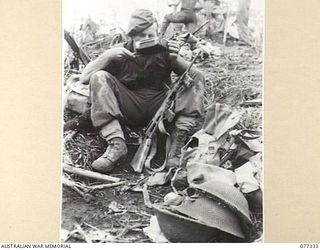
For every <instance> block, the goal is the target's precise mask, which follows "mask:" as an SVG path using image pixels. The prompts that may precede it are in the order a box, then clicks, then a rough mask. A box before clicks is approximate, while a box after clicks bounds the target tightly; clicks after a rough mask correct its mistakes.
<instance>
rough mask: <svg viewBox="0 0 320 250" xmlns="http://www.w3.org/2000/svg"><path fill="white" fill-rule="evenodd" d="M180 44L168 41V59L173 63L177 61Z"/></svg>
mask: <svg viewBox="0 0 320 250" xmlns="http://www.w3.org/2000/svg"><path fill="white" fill-rule="evenodd" d="M180 43H181V42H179V41H172V40H170V41H168V49H169V55H170V59H171V60H173V61H175V60H177V58H178V56H179V51H180V47H181V46H180Z"/></svg>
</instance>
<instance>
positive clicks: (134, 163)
mask: <svg viewBox="0 0 320 250" xmlns="http://www.w3.org/2000/svg"><path fill="white" fill-rule="evenodd" d="M151 142H152V140H151V138H147V139H145V140H144V141H143V142H142V143H141V144H140V146H139V148H138V150H137V152H136V153H135V155H134V157H133V158H132V160H131V162H130V166H131V167H132V168H133V170H134V171H135V172H137V173H141V172H142V170H143V167H144V163H145V161H146V159H147V156H148V153H149V150H150V147H151Z"/></svg>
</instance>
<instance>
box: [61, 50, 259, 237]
mask: <svg viewBox="0 0 320 250" xmlns="http://www.w3.org/2000/svg"><path fill="white" fill-rule="evenodd" d="M221 52H222V54H221V55H220V56H216V57H211V58H207V59H204V60H203V61H201V62H197V66H198V67H199V68H200V70H202V71H203V72H204V74H205V76H206V86H205V88H206V94H205V105H206V106H209V105H210V104H212V103H213V101H219V102H222V103H227V104H229V105H230V106H231V107H233V108H235V109H242V110H244V111H245V114H244V116H243V118H242V119H241V122H240V123H241V125H242V126H243V127H244V128H248V129H262V109H261V106H260V105H256V106H245V105H242V103H243V102H244V101H248V100H252V99H256V98H261V97H262V71H263V69H262V54H261V51H260V50H258V49H255V48H249V47H246V46H240V45H238V44H231V45H230V44H229V46H228V47H222V46H221ZM70 116H73V114H71V113H69V117H68V116H65V120H67V119H69V118H70ZM134 149H135V148H134V147H132V146H131V147H130V150H129V152H130V154H129V156H128V157H127V160H126V162H125V163H122V164H120V165H119V166H118V167H117V168H115V170H114V171H113V172H112V173H111V174H110V175H111V176H114V177H119V178H120V179H121V180H125V181H127V182H128V183H129V184H130V183H131V184H133V183H136V182H138V181H139V180H141V179H143V177H145V176H147V175H148V174H147V173H144V174H138V173H135V172H134V171H133V170H132V168H131V167H130V166H129V165H128V163H129V160H130V158H131V157H132V155H133V152H134ZM104 150H105V144H104V142H102V140H100V139H99V136H98V135H97V133H96V132H95V131H80V132H79V133H78V134H77V135H76V136H75V137H74V138H73V139H72V140H71V141H70V142H68V143H67V144H66V145H65V152H68V153H69V154H70V156H71V158H72V161H73V163H74V164H75V165H76V166H77V165H78V166H80V167H83V168H86V169H90V164H91V162H92V161H93V160H94V159H95V158H97V157H99V155H101V154H102V152H103V151H104ZM70 177H72V178H73V179H75V180H77V181H79V182H81V183H85V184H87V185H89V184H90V185H92V184H97V182H94V180H92V179H88V178H79V177H78V176H75V175H70ZM127 187H128V186H127V185H121V186H118V187H112V188H106V189H103V190H99V191H96V192H94V193H92V195H93V196H94V199H93V200H92V201H90V202H86V201H85V200H84V199H83V198H82V197H81V196H80V195H79V194H78V193H77V192H75V191H73V190H71V189H70V188H68V187H65V186H64V187H63V194H62V221H61V223H62V225H61V228H62V229H63V230H68V231H72V230H74V229H75V228H76V226H77V225H80V226H81V228H82V229H83V231H84V232H85V233H86V234H88V235H91V239H92V241H93V242H151V240H150V239H149V238H148V237H147V236H146V235H145V234H144V232H143V230H142V229H143V228H144V227H147V226H148V225H149V224H150V217H151V216H152V215H153V214H154V213H153V211H152V210H151V209H149V208H147V207H146V206H145V204H144V200H143V195H142V192H141V190H135V191H133V190H128V188H127ZM148 190H149V191H150V198H151V202H153V203H154V202H161V201H163V197H164V195H165V194H167V193H168V192H170V186H169V185H167V186H160V187H149V189H148ZM251 217H252V220H253V222H254V229H253V230H252V233H251V237H250V241H254V240H256V239H258V238H260V237H261V235H262V231H263V228H262V224H263V221H262V217H263V216H262V213H261V212H258V213H251ZM85 241H86V237H84V236H83V235H81V234H74V235H73V237H70V238H69V239H67V240H66V242H85Z"/></svg>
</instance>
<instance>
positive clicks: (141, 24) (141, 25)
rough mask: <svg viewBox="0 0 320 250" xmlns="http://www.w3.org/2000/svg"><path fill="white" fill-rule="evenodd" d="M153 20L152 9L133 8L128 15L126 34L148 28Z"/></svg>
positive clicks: (132, 34) (132, 33) (134, 33)
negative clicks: (129, 15)
mask: <svg viewBox="0 0 320 250" xmlns="http://www.w3.org/2000/svg"><path fill="white" fill-rule="evenodd" d="M154 22H155V18H154V17H153V14H152V11H150V10H146V9H137V10H135V11H134V12H133V13H132V14H131V17H130V21H129V27H128V30H127V34H128V36H134V35H136V34H137V33H139V32H141V31H143V30H145V29H147V28H149V27H150V26H151V25H152V24H153V23H154Z"/></svg>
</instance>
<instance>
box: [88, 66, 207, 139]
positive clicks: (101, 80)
mask: <svg viewBox="0 0 320 250" xmlns="http://www.w3.org/2000/svg"><path fill="white" fill-rule="evenodd" d="M190 76H191V77H192V78H193V79H194V83H193V84H192V86H191V87H189V88H186V89H184V90H183V91H180V92H178V93H177V96H176V101H175V107H174V112H175V114H176V117H175V120H174V122H175V126H176V127H178V128H180V129H184V130H189V129H190V128H192V127H194V126H195V124H196V120H197V118H199V116H201V115H202V113H203V101H202V98H203V92H204V77H203V76H202V74H200V73H199V72H198V71H197V70H191V71H190ZM89 84H90V100H89V101H90V105H91V120H92V124H93V125H94V126H95V127H96V128H98V129H100V135H101V137H102V138H104V139H106V140H107V141H108V140H111V139H113V138H115V137H120V138H123V139H124V135H123V132H122V130H121V126H120V123H121V124H124V125H127V126H129V127H143V126H146V125H147V124H148V123H149V122H150V120H151V119H152V117H153V116H154V115H155V113H156V112H157V110H158V109H159V107H160V106H161V104H162V103H163V101H164V99H165V97H166V94H167V90H166V89H163V90H154V89H149V88H146V87H144V88H140V89H139V88H138V89H134V90H132V89H129V88H128V87H127V86H126V85H125V84H123V83H121V82H120V81H119V80H118V79H117V78H116V77H115V76H113V75H112V74H110V73H108V72H106V71H98V72H96V73H94V74H93V75H92V76H91V77H90V81H89Z"/></svg>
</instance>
